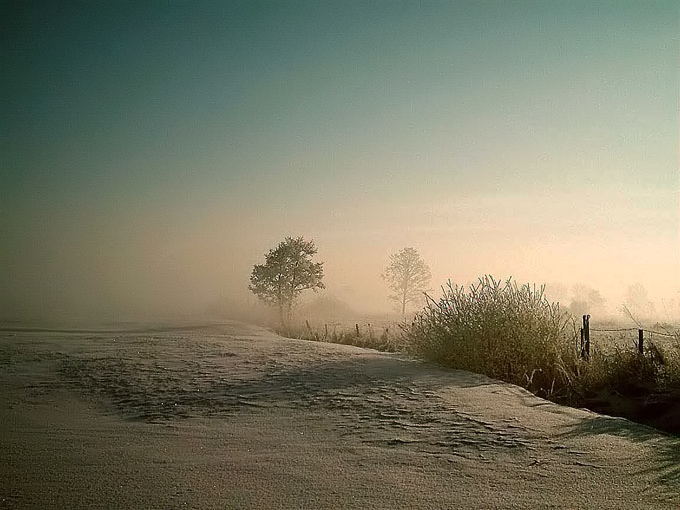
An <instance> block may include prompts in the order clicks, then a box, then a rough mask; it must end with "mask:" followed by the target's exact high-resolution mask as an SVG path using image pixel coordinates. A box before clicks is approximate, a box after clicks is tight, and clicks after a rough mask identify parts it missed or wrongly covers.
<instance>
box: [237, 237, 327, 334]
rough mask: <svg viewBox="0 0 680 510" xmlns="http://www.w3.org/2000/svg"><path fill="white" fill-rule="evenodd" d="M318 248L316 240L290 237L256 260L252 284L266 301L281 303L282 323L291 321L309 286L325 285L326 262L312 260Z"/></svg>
mask: <svg viewBox="0 0 680 510" xmlns="http://www.w3.org/2000/svg"><path fill="white" fill-rule="evenodd" d="M316 252H317V249H316V246H314V241H305V240H304V238H302V237H296V238H292V237H286V239H285V240H284V241H282V242H281V243H279V245H278V246H277V247H276V248H275V249H272V250H269V252H268V253H267V254H266V255H265V262H264V264H256V265H255V266H254V267H253V272H252V274H251V275H250V285H249V286H248V288H249V289H250V291H251V292H253V294H255V295H256V296H257V297H258V298H260V299H261V300H262V301H264V302H265V303H268V304H270V305H274V306H277V307H278V309H279V317H280V320H281V324H284V325H285V324H286V323H287V322H289V321H290V318H291V316H292V311H293V305H294V304H295V300H296V299H297V298H298V296H299V295H300V294H301V293H302V292H303V291H305V290H310V289H311V290H313V291H315V292H316V290H317V289H323V288H325V285H324V284H323V282H322V281H321V280H322V279H323V262H312V257H313V256H314V255H315V254H316Z"/></svg>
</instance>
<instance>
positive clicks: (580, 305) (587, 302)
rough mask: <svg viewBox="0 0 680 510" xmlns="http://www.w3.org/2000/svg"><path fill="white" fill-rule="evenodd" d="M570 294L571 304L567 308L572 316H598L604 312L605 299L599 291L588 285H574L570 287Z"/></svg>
mask: <svg viewBox="0 0 680 510" xmlns="http://www.w3.org/2000/svg"><path fill="white" fill-rule="evenodd" d="M571 293H572V298H571V303H569V306H568V307H567V308H568V310H569V311H570V312H571V313H572V314H573V315H574V316H576V317H580V316H581V315H584V314H599V313H602V312H603V311H604V304H605V299H604V297H602V294H600V291H599V290H597V289H594V288H592V287H590V286H588V285H584V284H576V285H574V286H573V287H572V289H571Z"/></svg>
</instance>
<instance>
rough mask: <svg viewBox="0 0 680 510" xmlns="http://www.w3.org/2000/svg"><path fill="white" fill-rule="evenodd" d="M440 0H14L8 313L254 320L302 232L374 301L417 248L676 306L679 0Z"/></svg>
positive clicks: (474, 266) (0, 297) (332, 283)
mask: <svg viewBox="0 0 680 510" xmlns="http://www.w3.org/2000/svg"><path fill="white" fill-rule="evenodd" d="M426 4H427V5H424V6H422V8H416V7H415V6H413V5H411V4H408V3H405V4H399V6H398V8H397V7H395V8H394V9H391V8H388V7H387V6H384V5H381V4H380V3H378V4H369V5H362V4H357V5H344V4H342V3H340V4H334V5H318V4H314V3H307V2H301V3H293V4H291V5H290V6H261V7H254V6H251V5H250V4H249V3H243V4H240V3H238V2H235V3H232V2H230V3H229V5H225V6H216V5H213V4H212V3H206V2H198V3H196V4H193V3H192V4H187V5H185V6H169V7H167V8H161V7H158V8H156V7H150V6H141V7H134V8H133V7H124V6H123V7H92V8H90V9H89V10H87V9H84V8H80V7H74V6H72V7H67V8H64V9H56V8H54V7H51V6H50V4H49V3H47V2H45V3H42V2H35V3H31V5H24V6H20V5H10V4H7V3H6V4H3V7H2V8H1V10H0V20H1V21H0V23H1V25H0V34H2V35H0V37H1V39H0V50H1V52H2V53H1V55H2V59H1V60H0V66H2V69H1V72H0V75H2V77H1V78H0V92H1V93H2V94H1V95H2V97H3V98H4V99H3V100H2V106H1V108H2V111H1V115H0V236H1V243H0V321H2V322H3V323H8V322H12V321H20V322H22V323H50V324H70V323H73V324H75V323H97V324H104V323H112V322H119V321H187V320H189V321H191V320H205V319H223V318H229V317H233V318H245V319H249V320H250V319H256V318H257V317H259V315H257V314H259V312H260V311H261V307H259V306H258V305H257V300H256V298H255V296H254V295H253V294H251V293H250V292H249V291H248V283H249V276H250V273H251V271H252V268H253V265H254V264H257V263H262V261H263V259H264V254H265V253H266V252H267V251H268V250H269V249H271V248H274V247H275V246H276V245H277V244H278V243H279V242H280V241H282V240H283V239H284V238H285V237H286V236H304V237H305V238H307V239H313V240H314V241H315V243H316V246H317V247H318V250H319V251H318V255H317V257H316V259H317V260H319V261H323V262H324V270H325V283H326V289H325V290H324V291H323V292H322V293H321V295H323V296H326V297H328V298H333V299H337V300H339V301H341V302H342V303H345V304H346V305H347V306H348V307H350V308H351V309H352V310H353V311H355V312H356V314H357V316H366V315H381V316H390V314H394V306H393V303H391V302H390V301H389V299H388V295H389V291H388V289H387V286H386V284H385V282H384V281H383V280H382V279H381V278H380V274H381V272H382V271H383V269H384V267H385V265H386V264H387V262H388V258H389V255H390V254H391V253H394V252H396V251H398V250H399V249H401V248H404V247H407V246H410V247H414V248H416V249H417V250H418V251H419V252H420V253H421V255H422V257H423V259H424V260H425V262H426V263H427V264H428V265H429V266H430V268H431V270H432V275H433V278H432V288H431V294H432V295H433V296H435V297H436V296H437V295H438V292H439V288H440V286H441V285H442V284H444V283H445V282H446V281H447V280H451V281H452V282H453V283H456V284H468V283H470V282H474V281H475V280H476V278H477V277H479V276H481V275H483V274H491V275H493V276H495V277H497V278H500V279H505V278H507V277H513V278H514V279H515V280H517V281H518V283H531V284H537V285H541V284H544V283H545V284H548V295H549V297H551V298H553V299H556V300H560V301H562V302H563V303H564V304H568V303H569V302H571V301H572V300H574V299H575V298H576V297H577V294H578V293H579V292H578V289H579V288H580V289H581V290H582V289H583V288H584V286H585V287H587V288H590V289H595V290H597V291H598V292H599V293H600V294H601V296H602V297H603V298H604V301H603V302H602V303H600V304H599V309H598V310H596V311H593V313H597V314H602V315H608V316H615V317H621V314H620V312H619V309H620V307H621V305H622V304H623V303H624V302H626V300H627V298H630V292H629V291H630V289H629V287H630V286H632V285H635V284H639V285H640V286H642V287H643V288H644V289H645V292H646V296H647V298H646V300H647V301H648V302H653V303H654V306H648V307H647V308H646V309H645V310H644V314H645V315H654V316H655V317H658V319H659V320H668V321H670V320H676V319H677V318H678V316H679V315H680V313H678V312H679V311H680V310H679V308H680V304H679V303H680V294H679V291H680V282H679V281H678V280H679V277H678V275H680V271H679V269H680V268H679V267H678V265H679V261H680V257H679V255H680V241H679V237H678V228H679V223H678V213H679V206H678V189H680V188H679V183H678V159H677V158H678V118H677V111H678V109H677V90H678V85H679V83H678V80H679V78H678V77H679V76H680V73H678V65H679V64H678V60H677V55H678V49H679V48H678V46H679V43H678V35H677V26H678V17H679V16H680V15H679V13H678V10H677V6H676V5H675V3H674V2H655V3H654V5H652V6H644V7H643V6H640V7H636V6H626V7H625V8H619V7H618V6H608V5H605V4H602V5H600V4H597V5H593V4H592V3H591V2H570V3H569V4H568V5H565V4H564V3H563V2H540V3H535V4H531V6H529V4H508V5H504V4H503V5H500V4H498V5H481V4H480V5H477V4H475V3H465V2H460V3H459V2H451V3H449V4H447V5H445V6H442V5H439V4H435V3H426ZM198 34H200V36H199V35H198ZM579 285H580V286H581V287H578V286H579ZM575 286H576V287H575ZM575 289H576V290H575ZM638 294H640V293H638ZM313 297H314V296H313V295H312V296H305V299H307V300H308V301H309V299H311V298H313ZM639 301H640V302H642V301H644V299H639ZM638 306H640V307H642V306H643V305H642V304H640V303H638ZM642 312H643V311H642V310H641V312H640V313H642Z"/></svg>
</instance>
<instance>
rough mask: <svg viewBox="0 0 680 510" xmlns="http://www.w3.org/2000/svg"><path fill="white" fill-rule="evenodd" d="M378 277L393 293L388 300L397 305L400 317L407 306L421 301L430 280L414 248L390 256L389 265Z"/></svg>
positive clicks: (428, 270) (425, 267)
mask: <svg viewBox="0 0 680 510" xmlns="http://www.w3.org/2000/svg"><path fill="white" fill-rule="evenodd" d="M380 276H382V278H383V279H384V280H385V281H387V283H388V285H389V287H390V289H391V290H392V292H393V293H394V294H392V295H391V296H390V299H392V300H394V301H396V302H397V303H399V305H400V307H401V315H402V316H403V315H405V314H406V305H407V304H409V303H415V302H418V301H421V300H422V299H423V297H424V293H425V292H426V291H427V290H428V286H429V284H430V280H431V279H432V274H431V273H430V268H429V267H428V265H427V264H426V263H425V261H423V259H422V258H421V257H420V253H418V250H416V249H415V248H404V249H402V250H400V251H398V252H397V253H394V254H392V255H390V263H389V264H388V266H387V268H385V271H384V272H383V273H382V275H380Z"/></svg>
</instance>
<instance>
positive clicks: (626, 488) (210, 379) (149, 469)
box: [0, 323, 680, 508]
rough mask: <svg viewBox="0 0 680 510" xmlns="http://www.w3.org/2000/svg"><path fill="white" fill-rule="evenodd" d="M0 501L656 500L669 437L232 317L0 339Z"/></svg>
mask: <svg viewBox="0 0 680 510" xmlns="http://www.w3.org/2000/svg"><path fill="white" fill-rule="evenodd" d="M0 383H1V384H2V388H3V390H2V399H1V400H0V427H1V429H2V430H1V431H0V432H1V433H0V466H1V467H0V476H1V478H0V482H2V483H0V508H4V507H7V508H14V507H16V508H23V507H75V508H86V507H91V506H95V507H106V508H128V507H177V506H182V505H184V506H187V507H191V508H225V507H226V508H230V507H234V508H244V507H245V508H300V507H307V508H309V507H314V508H349V507H353V508H398V507H413V508H442V507H459V508H460V507H463V508H517V507H533V508H536V507H539V508H540V507H543V508H574V507H579V508H668V507H669V506H677V505H678V504H680V467H679V466H680V450H679V448H680V441H678V439H677V438H674V437H671V436H667V435H663V434H660V433H658V432H656V431H655V430H653V429H650V428H647V427H644V426H640V425H636V424H633V423H631V422H628V421H626V420H622V419H616V418H609V417H604V416H600V415H597V414H594V413H590V412H587V411H581V410H575V409H570V408H564V407H560V406H558V405H555V404H552V403H550V402H547V401H544V400H541V399H538V398H536V397H534V396H533V395H531V394H529V393H527V392H526V391H524V390H522V389H520V388H518V387H515V386H512V385H508V384H505V383H500V382H497V381H493V380H491V379H488V378H486V377H483V376H479V375H475V374H471V373H468V372H462V371H455V370H443V369H440V368H437V367H434V366H431V365H428V364H425V363H421V362H418V361H413V360H409V359H407V358H404V357H402V356H398V355H391V354H384V353H378V352H375V351H371V350H365V349H360V348H356V347H351V346H344V345H333V344H323V343H315V342H305V341H298V340H290V339H284V338H281V337H278V336H275V335H273V334H271V333H269V332H267V331H265V330H262V329H259V328H256V327H252V326H246V325H243V324H238V323H228V324H221V325H212V326H206V327H196V328H193V329H189V328H182V329H174V330H173V329H168V330H165V331H161V330H157V329H156V330H149V331H143V330H139V331H136V332H108V333H91V332H90V333H83V334H76V333H57V332H19V331H16V332H9V331H6V332H3V333H1V334H0Z"/></svg>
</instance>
